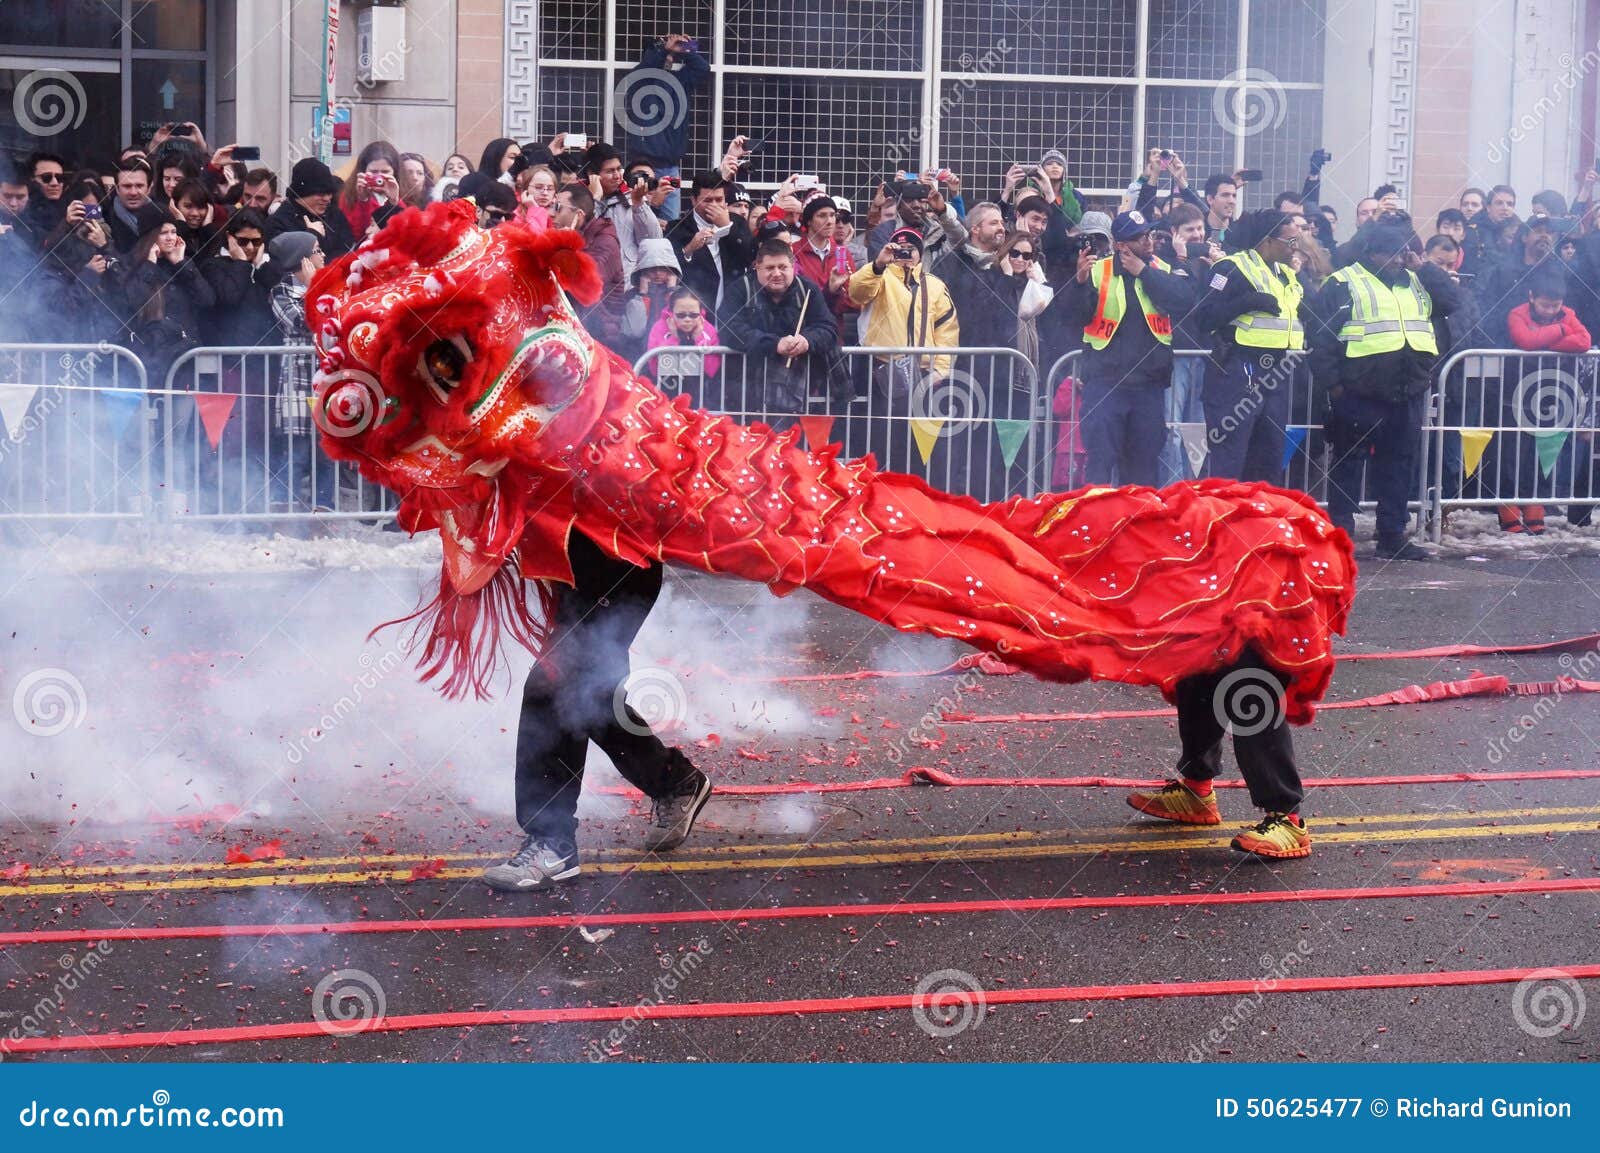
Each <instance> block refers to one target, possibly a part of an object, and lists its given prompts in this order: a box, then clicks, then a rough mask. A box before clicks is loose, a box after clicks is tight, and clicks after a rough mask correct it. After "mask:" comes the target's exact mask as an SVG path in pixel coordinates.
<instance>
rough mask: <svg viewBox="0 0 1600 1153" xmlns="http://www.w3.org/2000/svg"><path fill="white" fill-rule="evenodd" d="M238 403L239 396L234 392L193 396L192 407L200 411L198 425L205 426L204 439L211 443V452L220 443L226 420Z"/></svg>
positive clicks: (204, 393) (200, 393)
mask: <svg viewBox="0 0 1600 1153" xmlns="http://www.w3.org/2000/svg"><path fill="white" fill-rule="evenodd" d="M238 403H239V394H238V393H236V392H197V393H195V394H194V406H195V407H196V408H197V409H199V410H200V423H201V424H203V425H205V428H206V439H207V440H208V441H210V442H211V449H212V451H213V452H215V451H216V448H217V445H218V444H220V443H221V442H222V430H223V429H225V428H227V427H228V418H229V417H230V416H232V415H233V406H234V405H236V404H238Z"/></svg>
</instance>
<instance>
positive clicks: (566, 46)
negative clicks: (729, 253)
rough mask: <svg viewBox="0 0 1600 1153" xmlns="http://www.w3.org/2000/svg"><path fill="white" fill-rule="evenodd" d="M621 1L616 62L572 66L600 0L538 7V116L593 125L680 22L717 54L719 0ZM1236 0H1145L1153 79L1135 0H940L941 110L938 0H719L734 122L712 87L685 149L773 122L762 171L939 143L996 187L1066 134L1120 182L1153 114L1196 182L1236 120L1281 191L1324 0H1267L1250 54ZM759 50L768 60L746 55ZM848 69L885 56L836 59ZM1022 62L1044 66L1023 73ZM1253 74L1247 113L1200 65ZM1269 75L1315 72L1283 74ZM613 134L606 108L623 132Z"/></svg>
mask: <svg viewBox="0 0 1600 1153" xmlns="http://www.w3.org/2000/svg"><path fill="white" fill-rule="evenodd" d="M615 3H616V29H617V31H616V36H617V43H616V44H615V45H614V49H615V51H614V52H613V53H612V59H614V60H615V61H617V67H616V68H615V70H610V69H594V68H590V69H583V68H574V67H566V68H563V67H562V65H563V64H581V63H585V62H598V61H603V60H605V59H606V55H607V53H606V47H607V46H606V43H605V0H548V2H547V3H545V4H542V5H541V6H540V13H541V15H540V19H541V41H540V45H539V49H540V56H541V63H540V68H539V73H540V81H539V116H538V121H539V124H540V126H541V127H540V130H541V133H543V134H548V133H553V132H555V131H559V130H561V129H562V128H565V127H569V126H570V127H574V128H580V127H581V128H583V129H585V130H587V131H589V132H590V133H591V134H593V133H595V132H597V131H598V128H599V121H600V120H601V118H602V117H603V107H604V101H605V96H606V93H607V88H608V86H610V87H614V86H615V84H616V83H617V82H618V81H619V80H620V79H621V77H622V75H623V74H624V72H625V70H626V66H627V64H628V63H629V62H632V61H635V60H637V59H638V58H639V55H640V54H641V53H642V52H643V50H644V47H645V45H646V44H648V43H649V41H650V40H652V39H654V38H655V37H656V36H660V35H664V34H665V33H668V32H672V31H683V32H685V33H686V34H688V35H691V36H695V37H696V38H697V39H698V40H699V41H700V44H701V50H702V51H703V52H705V53H706V55H707V56H710V55H711V54H712V49H713V44H712V36H713V30H712V29H711V24H712V21H713V20H714V18H715V5H714V3H713V0H693V2H692V3H690V4H669V3H667V2H666V0H615ZM1241 5H1242V0H1148V6H1149V27H1148V30H1147V44H1146V45H1145V46H1144V48H1145V63H1146V71H1147V73H1148V79H1147V80H1143V81H1141V80H1139V79H1138V75H1139V55H1140V51H1141V45H1140V43H1139V40H1138V10H1139V0H1104V2H1102V3H1100V4H1096V5H1077V4H1063V3H1061V2H1060V0H1014V2H1011V3H1007V4H1006V5H1003V6H995V5H993V4H992V3H991V2H990V0H944V3H943V6H942V25H941V36H940V40H941V47H940V61H941V67H942V70H943V73H944V76H943V82H942V83H941V84H940V90H939V92H938V94H937V99H933V98H929V103H930V104H931V105H932V108H933V113H932V117H931V120H929V121H924V119H923V113H922V105H923V101H924V87H925V85H926V84H928V83H929V82H930V81H929V78H928V75H927V73H926V72H925V71H924V70H923V67H922V61H921V57H922V50H923V39H924V30H925V28H926V27H927V23H926V22H927V21H928V20H931V19H932V18H933V11H934V5H933V2H932V0H814V2H813V3H812V4H810V5H808V6H805V7H804V8H802V9H794V8H792V7H790V6H787V5H785V4H783V3H782V2H781V0H724V11H725V21H726V24H725V28H724V29H723V30H721V32H720V35H722V36H723V37H724V43H723V55H724V63H725V67H726V68H728V69H730V70H728V71H725V72H724V74H723V76H722V78H721V79H722V88H723V101H722V108H721V122H722V128H723V139H722V140H713V139H711V125H712V119H713V117H712V113H713V111H714V109H713V107H712V92H711V88H710V86H708V87H707V90H705V91H704V92H703V93H702V94H700V95H699V96H697V97H696V99H695V100H694V102H693V105H692V110H691V113H690V141H691V150H692V151H691V154H690V155H689V156H688V157H686V158H685V162H684V164H685V168H686V170H689V171H693V170H695V169H699V168H703V167H706V166H709V165H711V164H714V163H715V162H716V160H717V159H719V158H720V156H721V153H722V148H723V147H724V145H725V144H726V142H727V139H728V138H730V137H732V136H733V135H735V134H737V133H741V132H742V133H744V134H746V135H748V136H750V137H752V138H756V137H759V136H762V135H764V134H766V133H768V132H774V131H776V133H777V135H776V137H775V138H774V140H773V141H772V142H771V143H770V144H769V145H768V147H767V149H766V150H765V151H764V152H763V153H762V155H761V157H760V158H759V159H758V160H757V163H756V165H755V167H754V168H753V169H752V170H751V173H750V176H749V180H750V182H751V183H752V184H753V185H757V186H761V185H771V184H773V183H776V182H777V181H779V180H781V179H783V178H784V177H785V176H787V175H788V174H789V173H791V172H815V173H816V174H817V175H818V176H821V177H822V178H823V179H824V180H825V181H826V182H827V183H828V184H829V185H830V187H833V188H834V189H835V190H836V191H842V192H844V193H845V194H846V195H851V196H853V197H854V196H861V195H864V194H865V193H866V191H867V182H869V181H872V180H876V179H877V178H878V177H880V176H881V175H882V173H881V172H880V171H879V170H880V169H882V170H883V171H884V172H887V171H891V170H892V169H893V168H894V167H896V166H904V167H915V166H916V163H917V161H918V158H919V156H920V154H921V152H922V151H923V150H924V149H927V150H928V151H929V152H930V154H931V159H932V160H934V161H935V162H938V163H942V164H945V165H948V166H949V167H952V168H954V169H956V170H957V171H958V172H959V173H961V175H962V177H963V181H964V185H965V188H966V190H967V199H968V200H969V201H971V200H973V199H976V198H978V197H981V196H988V195H993V194H994V192H995V191H996V190H997V189H998V187H999V183H1000V174H1001V173H1002V172H1003V171H1004V169H1005V167H1006V165H1008V164H1010V163H1011V162H1012V161H1016V160H1022V161H1026V162H1034V161H1036V160H1037V159H1038V157H1039V155H1040V154H1041V153H1042V152H1043V151H1044V150H1046V149H1048V148H1059V149H1061V150H1062V151H1063V152H1065V153H1066V155H1067V159H1068V165H1069V173H1070V175H1071V178H1072V180H1073V182H1074V184H1075V185H1076V186H1077V187H1079V188H1080V189H1094V190H1097V191H1099V192H1100V193H1101V194H1114V193H1115V192H1117V191H1120V190H1121V189H1122V188H1124V187H1125V186H1126V185H1127V184H1128V183H1129V181H1130V180H1132V179H1133V178H1134V177H1135V176H1136V175H1137V174H1138V172H1139V171H1140V169H1141V167H1142V163H1143V161H1142V157H1138V156H1135V155H1134V150H1135V142H1136V140H1137V139H1138V138H1139V135H1140V133H1139V131H1137V130H1140V129H1142V133H1143V138H1144V140H1145V141H1146V143H1147V145H1148V146H1149V147H1163V146H1165V147H1170V148H1173V149H1175V150H1176V151H1177V152H1179V153H1180V154H1181V155H1182V156H1183V157H1184V159H1185V161H1186V162H1187V164H1188V169H1189V175H1190V178H1191V180H1192V181H1193V182H1194V183H1195V184H1197V185H1198V184H1200V183H1202V182H1203V181H1204V179H1205V178H1206V176H1208V175H1210V174H1211V173H1212V172H1222V171H1231V170H1232V169H1233V167H1234V164H1235V158H1236V155H1237V152H1238V147H1239V141H1240V139H1241V138H1242V139H1243V148H1244V155H1245V158H1246V166H1247V167H1258V168H1261V169H1262V170H1263V172H1264V176H1263V182H1264V184H1266V185H1271V186H1272V189H1273V190H1274V191H1275V190H1277V189H1278V188H1289V187H1298V186H1299V183H1300V180H1301V178H1302V177H1303V175H1304V171H1303V169H1304V161H1305V155H1306V154H1307V153H1309V152H1310V150H1311V149H1312V148H1315V147H1317V145H1318V144H1319V143H1320V136H1321V120H1322V91H1321V88H1320V85H1321V82H1322V45H1323V28H1324V21H1323V8H1324V7H1325V4H1324V3H1323V0H1284V2H1283V3H1264V2H1262V0H1255V2H1253V3H1251V4H1250V5H1249V13H1250V18H1249V52H1248V55H1249V60H1248V61H1245V60H1241V59H1240V57H1239V46H1238V42H1239V30H1240V19H1241ZM1261 61H1270V63H1271V74H1270V75H1263V72H1262V65H1261ZM1247 66H1248V68H1250V69H1252V70H1253V71H1250V72H1248V73H1247V72H1246V68H1247ZM753 68H760V69H767V70H770V71H764V72H761V73H751V72H749V71H746V70H748V69H753ZM843 69H860V70H864V71H872V72H879V73H884V74H886V75H885V77H884V78H882V79H876V78H874V79H867V78H855V77H842V76H837V75H834V76H830V75H829V72H830V70H843ZM895 74H899V75H898V76H896V75H895ZM1022 76H1030V77H1040V79H1038V80H1028V81H1024V80H1020V79H1014V77H1022ZM1063 76H1066V77H1069V78H1070V79H1065V80H1063V79H1059V77H1063ZM1241 77H1246V78H1247V79H1248V81H1249V82H1250V85H1251V87H1250V92H1251V99H1250V101H1248V102H1247V103H1246V105H1245V109H1244V111H1245V112H1246V113H1247V114H1248V115H1249V121H1248V122H1247V123H1242V124H1241V123H1238V122H1237V120H1238V118H1237V116H1236V114H1235V113H1236V111H1237V110H1236V109H1234V108H1233V107H1231V106H1230V105H1229V102H1228V97H1227V94H1226V93H1227V91H1228V90H1225V89H1224V90H1220V91H1219V89H1217V88H1214V87H1212V86H1211V85H1210V84H1208V83H1206V82H1207V81H1220V80H1223V79H1224V78H1230V79H1233V80H1235V81H1237V79H1238V78H1241ZM1097 80H1099V81H1101V82H1099V83H1096V82H1095V81H1097ZM1119 81H1120V82H1119ZM1275 81H1283V82H1285V83H1290V84H1311V85H1318V87H1315V88H1306V89H1289V90H1285V89H1282V88H1279V87H1277V86H1276V84H1275V83H1274V82H1275ZM1173 82H1181V83H1173ZM1196 82H1199V83H1196ZM1141 88H1142V94H1143V98H1144V99H1143V105H1144V116H1143V123H1142V124H1138V123H1136V120H1137V118H1138V108H1139V103H1140V101H1139V96H1140V93H1141ZM1263 106H1264V110H1263ZM556 121H563V123H555V122H556ZM620 137H621V131H620V129H618V128H616V127H615V126H613V129H612V138H613V139H620ZM934 141H936V143H933V142H934ZM858 184H859V185H860V186H861V187H855V186H856V185H858Z"/></svg>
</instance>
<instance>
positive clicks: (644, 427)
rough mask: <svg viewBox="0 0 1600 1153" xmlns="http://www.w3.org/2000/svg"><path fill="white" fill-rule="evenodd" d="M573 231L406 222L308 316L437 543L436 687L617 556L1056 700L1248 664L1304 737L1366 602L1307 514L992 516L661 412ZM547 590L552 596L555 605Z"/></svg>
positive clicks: (328, 376) (339, 448)
mask: <svg viewBox="0 0 1600 1153" xmlns="http://www.w3.org/2000/svg"><path fill="white" fill-rule="evenodd" d="M581 247H582V241H581V240H580V238H579V237H578V235H577V234H576V233H575V232H563V231H549V232H544V233H540V234H534V233H532V232H529V231H527V230H525V229H522V228H519V227H514V226H506V227H501V228H499V229H496V230H494V231H484V230H481V229H479V228H478V227H477V226H476V224H475V214H474V210H473V206H472V205H471V204H470V203H464V202H456V203H449V204H440V205H434V206H432V207H430V208H428V209H427V210H426V211H425V212H416V211H408V212H405V213H404V214H402V215H401V216H399V217H398V218H396V219H395V220H394V221H392V222H391V223H390V224H389V226H388V227H387V228H385V229H384V230H383V231H382V232H381V233H380V234H379V235H378V236H377V237H376V238H374V239H373V240H370V241H368V242H367V243H365V244H363V245H362V246H361V248H360V249H359V250H358V251H357V252H355V253H352V254H351V255H349V256H346V257H344V258H343V259H341V260H339V261H338V262H337V263H335V264H333V265H331V266H329V267H328V268H326V269H324V270H323V271H322V272H321V273H319V274H318V275H317V276H316V278H315V279H314V280H313V281H312V283H311V285H310V289H309V291H308V292H307V294H306V313H307V321H308V323H309V327H310V329H311V332H312V334H313V339H314V340H315V342H316V346H317V350H318V353H319V356H320V373H319V376H318V385H317V396H318V403H319V405H320V412H319V425H320V426H321V428H322V430H323V445H324V447H325V449H326V451H327V452H328V454H329V455H330V456H332V457H335V458H338V459H342V460H347V461H351V462H354V463H355V464H356V465H357V466H358V467H359V468H360V470H361V471H362V472H363V473H364V474H365V475H366V476H367V477H368V478H370V479H372V480H374V481H376V482H377V483H380V484H383V485H385V486H387V487H388V488H390V489H391V490H393V491H394V492H396V493H397V494H399V496H400V498H401V503H400V511H399V517H400V522H401V524H402V526H403V527H404V528H406V529H407V530H409V531H412V532H419V531H424V530H427V529H433V528H437V529H438V530H439V531H440V535H441V537H442V539H443V544H444V571H443V576H442V581H441V589H440V594H439V597H438V598H437V600H436V601H435V602H434V603H433V605H431V606H430V607H429V609H427V610H424V611H425V616H426V620H427V623H428V625H429V626H430V627H431V636H430V638H429V645H428V646H427V648H426V649H425V650H424V664H425V666H426V670H425V671H426V672H427V673H428V674H430V675H432V674H444V675H445V680H446V687H447V689H448V690H449V691H452V692H460V691H463V690H465V689H468V688H472V689H476V690H477V691H479V692H480V693H482V692H484V691H485V690H486V686H487V683H488V680H489V678H490V675H491V673H492V672H493V670H494V668H495V657H494V652H495V646H496V643H497V641H498V638H499V635H500V633H501V631H502V630H509V631H511V632H512V633H513V635H514V636H515V638H516V639H518V640H519V641H521V642H523V643H525V644H528V645H530V646H532V647H534V648H537V645H538V643H539V640H540V631H539V622H538V620H537V619H535V618H534V617H533V616H532V615H531V614H529V613H528V612H527V610H526V609H525V608H524V607H523V605H524V595H523V590H522V588H521V583H520V580H519V577H520V578H528V579H532V580H536V581H539V582H567V583H570V582H571V581H572V570H571V567H570V564H569V560H568V555H567V541H568V537H569V533H570V532H572V531H574V530H576V531H579V532H581V533H583V534H584V535H586V536H587V537H588V538H590V540H592V541H594V542H595V543H596V544H598V545H599V546H600V548H601V549H602V550H603V551H605V552H606V553H608V554H610V555H612V556H614V557H616V558H620V559H622V560H626V561H629V562H632V563H634V564H646V563H649V562H650V561H661V562H665V563H669V564H677V565H685V566H688V567H692V568H696V569H700V570H702V571H704V572H708V573H715V574H718V575H722V576H730V577H740V578H743V579H746V580H753V581H760V582H762V583H763V584H766V585H767V586H769V587H770V588H772V589H773V590H774V591H775V592H777V593H779V594H783V593H787V592H790V591H792V590H794V589H796V588H806V589H810V590H811V591H812V592H814V593H815V594H817V595H818V596H820V597H824V598H826V599H827V600H830V601H833V602H834V603H836V604H840V605H843V606H845V607H846V608H850V609H853V610H855V611H857V612H859V613H862V614H864V615H866V616H869V617H871V618H873V619H874V620H878V621H882V622H884V623H886V624H890V625H892V626H894V627H895V628H898V629H902V630H905V631H910V632H925V633H932V634H934V635H936V636H942V637H954V638H956V639H957V640H960V641H963V642H965V643H967V644H969V645H972V646H975V647H977V648H980V649H984V650H987V651H989V652H992V653H997V654H1001V655H1003V657H1004V659H1005V660H1006V661H1008V662H1010V663H1012V664H1015V665H1018V666H1021V667H1022V668H1025V669H1027V670H1028V671H1030V672H1032V673H1034V674H1036V675H1038V676H1040V677H1043V678H1046V679H1049V680H1055V681H1068V682H1072V681H1081V680H1084V679H1086V678H1096V679H1103V680H1115V681H1123V682H1127V683H1132V684H1145V685H1154V686H1157V687H1159V688H1160V689H1161V690H1162V691H1163V693H1165V694H1166V695H1167V696H1168V698H1169V699H1171V696H1172V693H1173V689H1174V686H1175V685H1176V683H1177V682H1178V681H1179V680H1180V679H1182V678H1186V677H1191V676H1195V675H1198V674H1204V673H1207V672H1213V671H1215V670H1218V669H1220V668H1225V667H1227V666H1228V665H1230V664H1231V663H1232V662H1234V661H1235V660H1236V659H1237V658H1238V657H1239V656H1240V655H1241V654H1242V653H1243V652H1244V651H1245V650H1246V649H1247V648H1253V649H1254V650H1255V652H1256V653H1258V654H1259V656H1260V657H1261V659H1262V660H1263V661H1264V662H1265V664H1266V665H1268V666H1270V667H1271V668H1272V669H1273V670H1275V671H1277V672H1278V673H1280V674H1281V675H1282V678H1283V679H1284V680H1285V681H1286V690H1285V694H1284V705H1285V708H1286V712H1287V716H1288V719H1289V720H1291V721H1293V722H1295V723H1302V724H1303V723H1306V722H1308V721H1309V720H1310V719H1311V716H1312V710H1313V705H1314V702H1315V701H1316V700H1318V699H1319V698H1320V697H1321V696H1322V694H1323V693H1324V691H1325V690H1326V688H1327V685H1328V682H1329V679H1330V677H1331V675H1332V672H1333V667H1334V660H1333V653H1332V651H1331V648H1330V638H1331V635H1332V634H1333V633H1334V632H1343V631H1344V626H1345V620H1346V616H1347V613H1348V611H1349V607H1350V603H1351V600H1352V597H1353V595H1354V573H1355V562H1354V558H1353V555H1352V550H1351V547H1350V543H1349V541H1348V539H1347V538H1346V537H1345V536H1344V534H1343V533H1341V532H1339V531H1338V530H1336V529H1335V528H1333V526H1332V525H1331V524H1330V523H1329V522H1328V520H1327V519H1326V518H1325V517H1324V516H1323V515H1322V513H1321V512H1320V511H1319V510H1318V508H1317V506H1316V505H1315V503H1314V502H1313V501H1312V500H1311V499H1310V498H1309V497H1307V496H1305V495H1303V494H1300V493H1291V492H1285V491H1281V490H1278V489H1275V488H1272V487H1269V486H1266V485H1262V484H1246V483H1236V482H1230V481H1223V480H1209V481H1199V482H1195V483H1184V484H1176V485H1173V486H1171V487H1169V488H1166V489H1164V490H1161V491H1159V492H1158V491H1154V490H1151V489H1144V488H1126V489H1089V490H1085V491H1080V492H1075V493H1070V494H1066V495H1046V496H1040V497H1034V498H1027V499H1024V498H1017V499H1012V500H1008V501H1005V502H1003V503H998V504H990V505H984V504H979V503H978V502H977V501H976V500H973V499H972V498H970V497H967V496H955V495H951V494H949V493H944V492H940V491H937V490H935V489H933V488H930V487H929V486H928V485H927V484H925V483H923V482H922V481H921V480H918V479H916V478H913V477H909V476H903V475H898V474H894V473H884V472H880V471H878V469H877V467H876V465H875V462H874V461H873V460H872V459H871V458H870V457H868V458H864V459H861V460H854V461H844V460H840V459H838V449H837V446H830V447H828V448H826V449H816V450H809V451H808V450H807V449H806V448H805V447H803V446H802V445H801V443H800V441H799V437H800V431H799V430H798V429H795V430H791V431H788V432H785V433H782V434H776V433H773V432H772V431H771V430H770V429H768V428H766V427H765V426H763V425H759V424H758V425H751V426H745V425H740V424H738V423H735V422H734V421H733V420H732V419H730V418H729V417H726V416H719V415H713V414H711V413H706V412H700V411H697V410H694V409H692V408H690V407H689V404H688V398H686V397H678V398H677V399H676V400H669V399H668V398H667V397H665V396H664V395H662V394H661V393H660V392H659V391H657V390H656V388H655V387H654V385H652V384H651V383H650V382H649V381H647V380H644V379H642V378H641V377H639V376H636V375H634V373H633V372H632V370H631V367H630V366H629V364H628V363H627V362H626V361H624V360H622V359H621V358H619V357H618V356H616V355H614V354H612V353H610V352H607V351H606V350H604V349H603V348H601V347H600V346H599V345H597V344H596V343H595V342H594V341H593V340H592V339H591V338H590V337H589V336H588V334H587V333H586V332H585V331H584V330H583V329H582V327H581V326H580V325H579V323H578V320H577V318H576V316H575V314H574V310H573V308H572V306H571V304H570V303H569V301H568V296H570V297H572V298H575V299H577V300H578V301H580V302H583V303H585V304H588V303H591V302H593V301H594V300H595V299H596V298H597V297H598V295H599V292H600V282H599V279H598V277H597V275H596V272H595V268H594V265H593V264H592V262H591V261H590V260H589V258H588V257H587V256H586V255H584V254H583V253H582V251H581ZM545 587H548V583H546V585H545Z"/></svg>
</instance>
